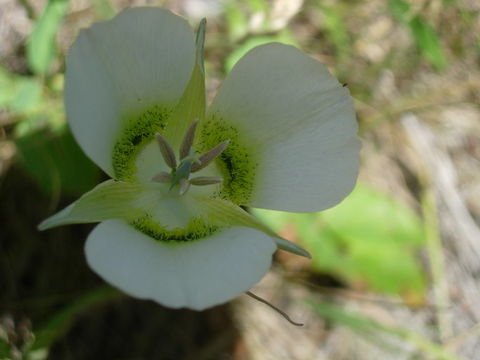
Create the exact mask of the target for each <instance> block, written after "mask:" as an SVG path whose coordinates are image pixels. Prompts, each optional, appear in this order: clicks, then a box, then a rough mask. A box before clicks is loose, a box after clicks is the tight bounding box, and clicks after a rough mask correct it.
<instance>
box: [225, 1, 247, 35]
mask: <svg viewBox="0 0 480 360" xmlns="http://www.w3.org/2000/svg"><path fill="white" fill-rule="evenodd" d="M225 14H226V18H227V28H228V34H229V36H230V40H231V41H232V42H235V41H238V40H239V39H241V38H242V37H244V36H245V35H246V34H247V32H248V20H247V17H246V15H245V14H244V13H243V12H242V10H241V9H240V7H239V4H238V3H237V2H235V1H228V2H227V3H226V4H225Z"/></svg>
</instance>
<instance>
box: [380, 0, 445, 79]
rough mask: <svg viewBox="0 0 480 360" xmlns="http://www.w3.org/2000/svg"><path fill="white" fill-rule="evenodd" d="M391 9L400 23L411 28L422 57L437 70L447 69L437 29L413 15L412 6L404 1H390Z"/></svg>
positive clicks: (419, 16) (418, 16) (420, 17)
mask: <svg viewBox="0 0 480 360" xmlns="http://www.w3.org/2000/svg"><path fill="white" fill-rule="evenodd" d="M389 9H390V12H391V13H392V14H393V16H394V17H395V18H396V19H397V20H398V21H400V22H401V23H403V24H405V25H406V26H408V27H409V29H410V31H411V33H412V36H413V38H414V40H415V44H416V46H417V48H418V50H419V52H420V54H421V55H422V57H424V58H425V59H426V60H427V61H428V62H429V63H430V64H432V65H433V66H434V67H435V68H436V69H437V70H442V69H443V68H445V66H446V65H447V60H446V58H445V54H444V53H443V50H442V45H441V42H440V39H439V37H438V35H437V32H436V31H435V29H434V28H433V27H432V26H431V25H429V24H428V22H427V21H426V20H425V19H424V18H423V17H422V16H421V15H418V14H413V13H412V11H411V7H410V4H409V3H408V2H406V1H404V0H390V2H389Z"/></svg>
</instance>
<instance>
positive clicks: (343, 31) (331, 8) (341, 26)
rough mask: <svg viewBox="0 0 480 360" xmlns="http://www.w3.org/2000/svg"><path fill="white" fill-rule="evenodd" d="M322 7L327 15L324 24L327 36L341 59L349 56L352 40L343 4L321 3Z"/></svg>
mask: <svg viewBox="0 0 480 360" xmlns="http://www.w3.org/2000/svg"><path fill="white" fill-rule="evenodd" d="M320 9H321V11H322V13H323V15H324V17H325V20H324V26H325V30H326V34H327V37H328V39H329V40H330V41H331V43H332V44H333V45H334V46H335V51H336V53H337V55H338V57H339V58H341V59H343V58H346V57H348V56H349V54H350V50H351V41H350V36H349V34H348V30H347V27H346V25H345V24H346V21H345V19H344V15H343V12H342V5H341V4H338V3H334V4H332V5H328V4H324V3H320Z"/></svg>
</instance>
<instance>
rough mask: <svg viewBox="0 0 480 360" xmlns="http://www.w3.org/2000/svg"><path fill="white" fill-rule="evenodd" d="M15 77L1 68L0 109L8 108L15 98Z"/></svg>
mask: <svg viewBox="0 0 480 360" xmlns="http://www.w3.org/2000/svg"><path fill="white" fill-rule="evenodd" d="M14 89H15V76H14V75H13V74H11V73H10V72H9V71H8V70H7V69H5V68H3V67H2V66H0V107H2V106H5V107H6V106H8V105H9V104H11V103H12V101H13V99H14V98H15V91H14Z"/></svg>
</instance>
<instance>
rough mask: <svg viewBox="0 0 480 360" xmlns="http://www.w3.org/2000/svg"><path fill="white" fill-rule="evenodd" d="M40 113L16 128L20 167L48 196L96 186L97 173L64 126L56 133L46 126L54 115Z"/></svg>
mask: <svg viewBox="0 0 480 360" xmlns="http://www.w3.org/2000/svg"><path fill="white" fill-rule="evenodd" d="M46 116H49V115H48V114H40V115H37V116H34V117H30V118H28V119H25V120H23V121H21V122H20V123H19V124H18V126H17V127H16V129H15V130H16V131H15V133H16V144H17V148H18V153H19V157H20V161H21V164H22V166H23V168H24V169H25V170H26V171H27V173H28V174H29V175H31V176H32V177H33V178H34V179H35V180H36V182H37V184H38V185H39V187H40V189H41V190H42V191H43V192H44V193H45V194H48V195H49V196H52V195H58V194H59V193H60V192H62V193H64V194H69V195H76V196H78V195H80V194H82V193H84V192H85V191H87V190H88V189H91V188H92V187H93V186H95V184H97V183H98V178H99V175H100V173H99V170H98V168H97V167H96V166H95V164H93V163H92V161H91V160H90V159H88V158H87V157H86V156H85V155H84V153H83V152H82V150H81V149H80V148H79V147H78V145H77V143H76V142H75V140H74V138H73V136H72V135H71V133H70V132H69V131H68V130H67V128H66V126H65V125H63V126H62V127H60V128H59V129H58V130H57V131H52V130H51V129H49V128H48V127H46V126H45V124H46V123H47V121H52V117H53V115H52V114H50V117H49V118H48V119H47V118H45V117H46Z"/></svg>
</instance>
